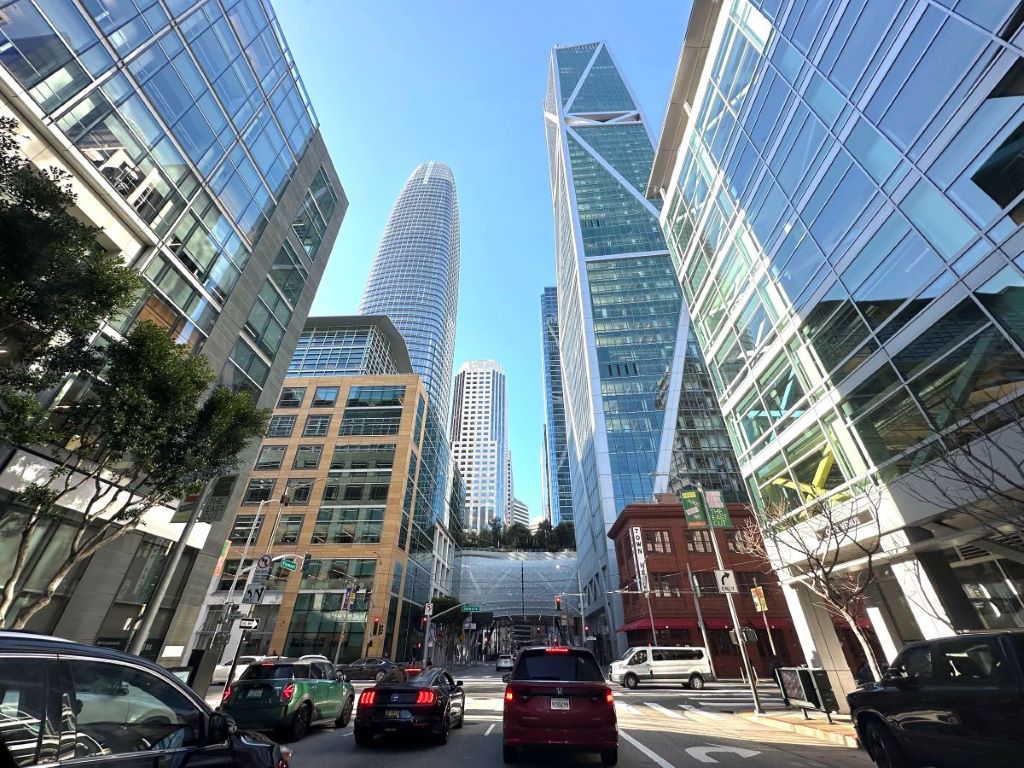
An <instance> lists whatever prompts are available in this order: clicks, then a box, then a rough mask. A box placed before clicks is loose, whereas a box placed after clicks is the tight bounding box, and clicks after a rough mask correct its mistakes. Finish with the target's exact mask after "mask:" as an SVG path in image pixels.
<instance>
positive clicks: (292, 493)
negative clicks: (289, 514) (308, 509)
mask: <svg viewBox="0 0 1024 768" xmlns="http://www.w3.org/2000/svg"><path fill="white" fill-rule="evenodd" d="M284 492H285V495H286V496H287V497H288V503H289V504H297V505H299V506H301V505H304V504H309V498H310V495H311V494H312V493H313V480H306V479H296V478H293V479H291V480H289V481H288V484H287V485H286V486H285V491H284Z"/></svg>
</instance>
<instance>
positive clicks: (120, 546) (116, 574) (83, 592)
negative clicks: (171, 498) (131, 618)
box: [53, 533, 158, 643]
mask: <svg viewBox="0 0 1024 768" xmlns="http://www.w3.org/2000/svg"><path fill="white" fill-rule="evenodd" d="M141 543H142V537H141V536H140V535H138V534H135V533H130V534H128V535H127V536H124V537H122V538H120V539H118V540H117V541H115V542H113V543H112V544H108V545H107V546H106V547H104V548H103V549H102V550H101V552H100V554H99V555H97V556H96V557H92V558H90V559H89V562H88V564H87V565H86V566H85V572H84V573H83V574H82V578H81V579H80V580H79V582H78V584H76V585H75V589H74V591H73V592H72V593H71V598H70V599H69V600H68V602H67V607H66V608H65V609H64V612H63V613H62V614H61V617H60V621H58V622H57V626H56V627H54V630H53V634H54V635H56V636H57V637H63V638H67V639H68V640H75V641H77V642H79V643H94V642H96V639H97V638H98V637H99V634H100V628H101V626H102V625H103V620H104V619H105V618H106V616H107V611H109V610H110V606H111V604H112V603H113V602H114V599H115V598H116V597H117V592H118V590H119V589H120V588H121V584H122V582H123V581H124V576H125V574H126V573H127V572H128V568H129V567H130V566H131V564H132V560H133V559H134V558H135V556H136V555H137V554H138V549H139V545H140V544H141ZM152 556H153V557H156V556H158V553H153V554H152Z"/></svg>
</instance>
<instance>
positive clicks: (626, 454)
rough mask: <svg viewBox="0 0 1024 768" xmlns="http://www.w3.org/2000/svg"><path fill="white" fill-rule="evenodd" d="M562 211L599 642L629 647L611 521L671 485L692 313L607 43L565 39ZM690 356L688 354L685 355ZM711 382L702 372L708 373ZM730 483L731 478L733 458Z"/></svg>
mask: <svg viewBox="0 0 1024 768" xmlns="http://www.w3.org/2000/svg"><path fill="white" fill-rule="evenodd" d="M544 126H545V129H546V131H547V144H548V159H549V166H550V171H551V193H552V204H553V209H554V217H555V253H556V256H555V258H556V274H557V278H558V287H557V304H558V331H559V351H560V359H561V365H562V380H563V384H564V389H565V391H564V402H565V417H566V425H567V453H568V456H569V471H570V476H571V484H572V495H573V504H572V508H573V520H574V523H575V527H576V542H577V548H578V551H579V562H580V578H581V582H582V587H583V591H584V593H585V598H584V600H585V608H584V610H585V611H586V613H587V614H588V620H589V623H590V625H591V628H592V631H593V632H594V633H595V634H596V635H597V636H598V638H599V640H598V647H599V650H600V651H601V652H602V653H604V654H606V655H607V654H616V655H617V654H618V653H619V652H621V651H622V650H624V643H625V640H626V638H625V635H624V634H622V633H619V632H617V631H616V630H617V629H618V627H620V626H621V625H622V607H621V601H620V600H619V598H618V596H617V595H609V591H610V590H615V589H618V588H620V587H622V586H628V585H623V584H620V580H619V576H618V573H617V566H616V560H615V555H614V552H613V551H612V550H611V547H612V543H611V541H610V540H609V539H608V536H607V533H608V530H609V529H610V528H611V526H612V524H613V523H614V522H615V519H616V518H617V517H618V515H619V513H620V512H621V510H622V509H623V507H625V506H626V505H627V504H629V503H631V502H634V501H650V500H651V498H652V495H653V494H654V493H655V492H658V491H664V490H665V489H666V488H667V487H668V485H669V479H670V477H671V476H672V473H673V472H676V471H678V470H679V464H678V462H674V461H673V444H674V435H675V427H676V419H677V415H678V406H679V400H680V392H681V390H682V388H683V377H684V367H686V368H690V369H691V370H692V371H696V370H697V368H698V367H699V366H700V365H701V363H700V359H699V357H698V358H695V359H694V358H690V359H687V331H688V328H689V324H688V323H687V322H686V315H685V312H684V309H683V302H682V295H681V293H680V290H679V284H678V282H677V280H676V277H675V273H674V270H673V266H672V260H671V258H670V257H669V254H668V250H667V248H666V245H665V241H664V239H663V238H662V234H661V230H660V228H659V225H658V214H659V209H658V206H657V205H656V204H655V203H652V202H651V201H649V200H647V199H646V198H645V197H644V194H643V190H644V189H645V187H646V184H647V180H648V177H649V175H650V171H651V163H652V160H653V157H654V148H653V145H652V141H651V136H650V134H649V133H648V130H647V125H646V124H645V123H644V120H643V117H642V115H641V113H640V109H639V106H638V105H637V103H636V101H635V99H634V98H633V96H632V94H631V93H630V91H629V88H628V87H627V85H626V83H625V81H624V80H623V78H622V75H621V74H620V73H619V71H618V68H617V67H616V65H615V63H614V61H613V59H612V57H611V54H610V52H609V51H608V48H607V47H606V46H605V45H604V44H603V43H590V44H586V45H575V46H566V47H557V48H555V49H554V50H553V51H552V54H551V65H550V72H549V79H548V90H547V96H546V98H545V100H544ZM684 364H685V365H684ZM698 385H699V382H698ZM721 481H722V482H729V477H728V467H726V468H724V471H723V475H722V478H721Z"/></svg>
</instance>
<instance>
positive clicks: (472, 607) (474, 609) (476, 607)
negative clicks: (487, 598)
mask: <svg viewBox="0 0 1024 768" xmlns="http://www.w3.org/2000/svg"><path fill="white" fill-rule="evenodd" d="M479 610H480V606H479V605H464V606H462V612H463V613H476V612H477V611H479Z"/></svg>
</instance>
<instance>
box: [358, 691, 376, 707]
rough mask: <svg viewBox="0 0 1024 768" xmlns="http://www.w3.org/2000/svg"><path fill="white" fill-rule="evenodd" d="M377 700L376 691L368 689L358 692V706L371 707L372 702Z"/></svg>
mask: <svg viewBox="0 0 1024 768" xmlns="http://www.w3.org/2000/svg"><path fill="white" fill-rule="evenodd" d="M376 700H377V692H376V691H374V690H372V689H368V690H365V691H363V692H362V693H360V694H359V706H360V707H372V706H373V702H374V701H376Z"/></svg>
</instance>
